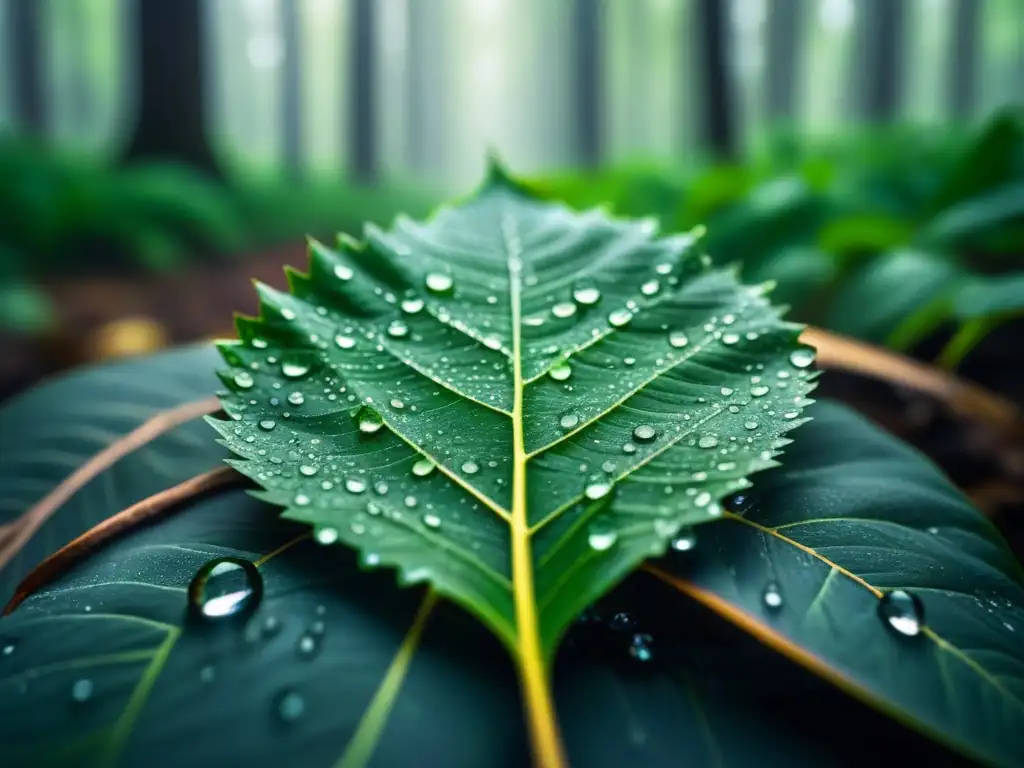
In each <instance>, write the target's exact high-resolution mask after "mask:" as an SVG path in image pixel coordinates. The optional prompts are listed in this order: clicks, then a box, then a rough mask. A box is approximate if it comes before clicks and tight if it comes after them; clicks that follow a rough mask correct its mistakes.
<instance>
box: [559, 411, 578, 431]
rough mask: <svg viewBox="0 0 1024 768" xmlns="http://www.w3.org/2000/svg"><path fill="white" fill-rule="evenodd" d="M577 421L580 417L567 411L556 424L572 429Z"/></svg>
mask: <svg viewBox="0 0 1024 768" xmlns="http://www.w3.org/2000/svg"><path fill="white" fill-rule="evenodd" d="M579 423H580V417H579V416H577V415H576V414H575V413H567V414H565V415H564V416H562V418H561V419H559V420H558V424H559V426H561V427H562V429H572V428H573V427H575V426H576V425H577V424H579Z"/></svg>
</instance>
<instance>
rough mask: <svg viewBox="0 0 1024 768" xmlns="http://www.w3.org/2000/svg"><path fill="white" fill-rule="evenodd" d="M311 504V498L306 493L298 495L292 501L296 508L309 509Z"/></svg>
mask: <svg viewBox="0 0 1024 768" xmlns="http://www.w3.org/2000/svg"><path fill="white" fill-rule="evenodd" d="M309 502H310V499H309V496H307V495H306V494H304V493H299V494H296V495H295V498H294V499H293V500H292V503H293V504H294V505H295V506H296V507H308V506H309Z"/></svg>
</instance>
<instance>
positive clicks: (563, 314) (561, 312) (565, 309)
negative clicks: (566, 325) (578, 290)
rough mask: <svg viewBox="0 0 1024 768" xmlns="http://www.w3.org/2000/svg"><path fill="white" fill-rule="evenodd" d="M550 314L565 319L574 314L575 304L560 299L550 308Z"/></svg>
mask: <svg viewBox="0 0 1024 768" xmlns="http://www.w3.org/2000/svg"><path fill="white" fill-rule="evenodd" d="M551 314H552V315H554V316H555V317H558V318H561V319H563V320H564V319H565V318H567V317H572V316H573V315H575V314H576V304H575V303H573V302H571V301H562V302H559V303H558V304H555V305H554V306H553V307H552V308H551Z"/></svg>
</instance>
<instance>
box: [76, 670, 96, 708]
mask: <svg viewBox="0 0 1024 768" xmlns="http://www.w3.org/2000/svg"><path fill="white" fill-rule="evenodd" d="M94 687H95V686H93V682H92V680H90V679H89V678H87V677H85V678H82V679H81V680H76V681H75V683H74V685H72V686H71V698H72V699H73V700H75V701H76V702H78V703H79V704H82V703H84V702H86V701H88V700H89V699H90V698H91V697H92V692H93V688H94Z"/></svg>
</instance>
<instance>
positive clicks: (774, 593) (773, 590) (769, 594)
mask: <svg viewBox="0 0 1024 768" xmlns="http://www.w3.org/2000/svg"><path fill="white" fill-rule="evenodd" d="M761 602H763V603H764V607H765V608H767V609H768V610H770V611H777V610H779V609H780V608H781V607H782V592H780V591H779V585H778V584H776V583H775V582H774V581H771V582H769V583H768V584H767V585H765V588H764V591H763V592H762V593H761Z"/></svg>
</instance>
